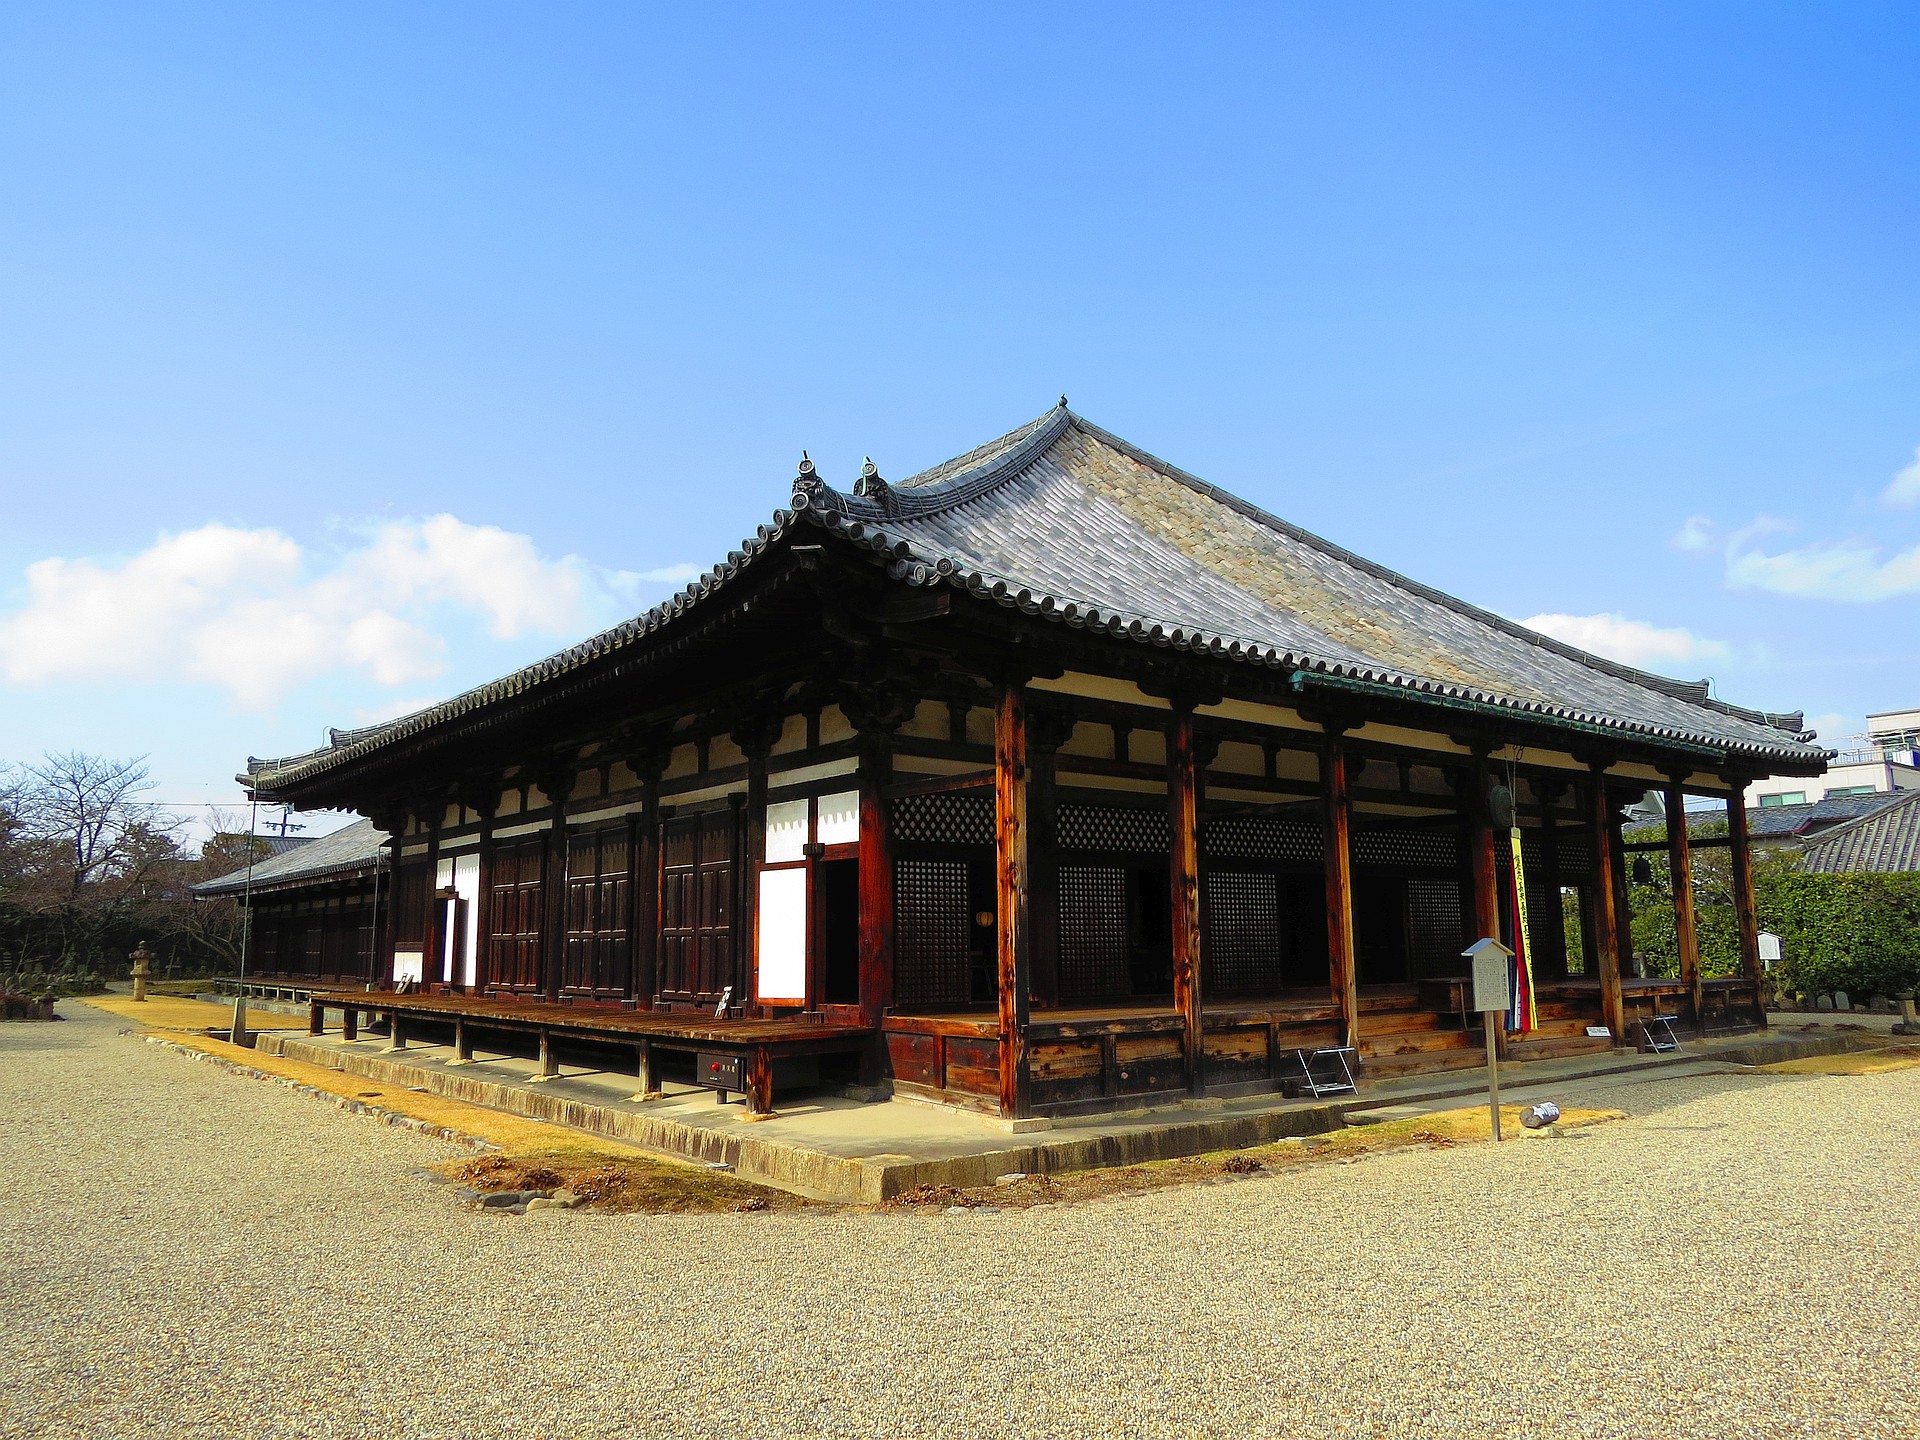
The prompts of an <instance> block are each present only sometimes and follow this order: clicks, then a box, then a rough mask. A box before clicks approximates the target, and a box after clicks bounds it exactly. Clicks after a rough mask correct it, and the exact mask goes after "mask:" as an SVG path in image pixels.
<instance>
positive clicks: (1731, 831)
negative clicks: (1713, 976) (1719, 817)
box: [1727, 778, 1767, 1025]
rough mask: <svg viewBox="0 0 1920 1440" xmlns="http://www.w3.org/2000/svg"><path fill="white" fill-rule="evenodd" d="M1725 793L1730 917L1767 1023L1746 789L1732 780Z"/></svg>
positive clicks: (1743, 964) (1762, 1018) (1743, 965)
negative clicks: (1729, 791) (1730, 877)
mask: <svg viewBox="0 0 1920 1440" xmlns="http://www.w3.org/2000/svg"><path fill="white" fill-rule="evenodd" d="M1733 787H1734V788H1733V793H1732V794H1730V795H1728V796H1727V854H1728V856H1729V858H1730V859H1731V860H1732V862H1733V865H1732V868H1733V918H1734V924H1735V925H1736V926H1737V927H1738V928H1739V931H1740V973H1741V974H1742V975H1744V976H1746V977H1747V979H1748V980H1750V981H1751V982H1753V990H1754V1006H1755V1009H1756V1010H1757V1011H1758V1013H1759V1016H1760V1023H1761V1024H1762V1025H1765V1024H1766V1023H1767V1000H1766V992H1765V990H1764V989H1763V988H1762V987H1763V982H1764V980H1765V975H1764V973H1763V971H1762V968H1761V965H1760V920H1759V915H1758V912H1757V911H1756V910H1755V908H1754V903H1753V848H1752V846H1751V844H1750V843H1749V841H1748V837H1747V792H1746V785H1745V782H1744V781H1743V780H1740V779H1737V778H1736V779H1735V780H1734V782H1733Z"/></svg>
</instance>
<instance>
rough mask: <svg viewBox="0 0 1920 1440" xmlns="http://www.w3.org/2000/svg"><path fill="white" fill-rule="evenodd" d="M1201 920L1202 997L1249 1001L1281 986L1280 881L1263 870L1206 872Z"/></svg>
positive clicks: (1281, 931) (1282, 945)
mask: <svg viewBox="0 0 1920 1440" xmlns="http://www.w3.org/2000/svg"><path fill="white" fill-rule="evenodd" d="M1204 878H1205V886H1206V889H1205V892H1204V893H1205V900H1206V903H1205V905H1204V906H1202V908H1201V915H1202V917H1203V918H1204V920H1205V923H1206V939H1205V942H1204V944H1203V947H1202V950H1201V954H1202V955H1203V956H1204V957H1205V961H1206V967H1207V969H1206V974H1205V976H1203V977H1202V986H1201V990H1202V993H1203V994H1219V995H1253V994H1258V993H1261V992H1262V991H1272V990H1276V989H1278V988H1279V987H1280V985H1281V972H1282V967H1283V964H1284V961H1285V953H1286V937H1285V933H1284V931H1283V929H1282V925H1281V918H1280V878H1279V876H1277V875H1275V874H1274V873H1273V872H1271V871H1265V870H1208V871H1207V872H1206V875H1205V877H1204Z"/></svg>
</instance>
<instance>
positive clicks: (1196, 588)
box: [244, 404, 1828, 791]
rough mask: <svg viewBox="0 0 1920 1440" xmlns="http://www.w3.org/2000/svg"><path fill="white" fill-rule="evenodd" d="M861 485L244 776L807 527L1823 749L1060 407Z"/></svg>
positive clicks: (587, 646)
mask: <svg viewBox="0 0 1920 1440" xmlns="http://www.w3.org/2000/svg"><path fill="white" fill-rule="evenodd" d="M855 491H856V493H854V494H845V493H842V492H840V491H838V490H835V489H833V488H831V487H830V486H827V485H825V484H824V483H822V482H821V481H820V480H819V479H818V478H817V476H816V475H815V474H814V473H813V467H812V466H811V464H803V466H802V468H801V475H800V478H799V479H798V480H797V481H796V482H795V489H794V495H793V502H792V508H791V509H787V510H780V511H778V512H776V513H775V515H774V518H773V523H772V524H771V525H769V526H762V527H761V528H760V530H759V532H758V533H757V534H756V535H755V536H754V537H753V538H751V539H749V540H747V541H746V542H744V543H743V544H742V546H741V547H740V549H738V550H735V551H734V552H733V553H732V554H731V555H730V556H728V558H727V560H726V562H725V563H723V564H721V565H718V566H716V567H714V569H713V570H712V571H711V572H710V573H709V574H708V575H706V576H705V577H703V578H702V579H701V580H699V581H698V582H696V583H695V584H694V585H692V586H690V587H689V588H688V589H687V590H686V591H684V592H682V593H681V594H680V595H677V596H675V597H674V598H673V599H672V600H670V601H668V602H666V603H665V604H662V605H660V606H656V607H655V608H654V609H653V610H650V611H648V612H647V614H645V615H643V616H640V617H639V618H637V619H635V620H631V621H628V622H626V623H625V624H624V625H620V626H617V627H615V628H614V629H612V630H609V631H606V632H605V633H604V634H601V635H597V636H595V637H593V638H592V639H591V640H588V641H586V642H584V643H583V644H580V645H576V646H574V647H572V648H571V649H569V650H564V651H562V652H560V653H559V654H558V655H555V656H552V657H551V658H549V659H547V660H543V661H541V662H540V663H539V664H537V665H533V666H529V667H528V668H526V669H524V670H520V671H517V672H515V673H514V674H512V675H509V676H507V677H505V678H504V679H501V680H497V681H495V682H493V683H492V684H490V685H484V686H481V687H479V688H478V689H476V690H471V691H468V692H467V693H466V694H464V695H460V696H456V697H455V698H454V699H452V700H449V701H447V702H445V703H444V704H441V705H437V706H433V707H431V708H430V709H427V710H424V711H421V712H419V713H418V714H416V715H411V716H407V717H405V718H404V719H401V720H397V721H394V722H393V723H391V724H389V725H386V726H381V727H374V728H372V729H370V730H359V731H350V732H348V731H342V732H336V733H335V734H334V736H333V742H334V743H333V744H331V745H330V746H328V747H327V748H325V749H322V750H318V751H315V752H313V753H311V754H308V755H303V756H295V757H290V758H288V759H284V760H274V761H257V760H256V761H250V762H249V772H248V776H247V777H244V778H246V779H247V780H248V781H249V782H250V783H252V784H253V785H254V786H255V787H256V788H258V789H259V790H261V791H272V790H274V789H277V788H281V787H284V786H287V785H290V784H294V783H297V782H299V781H302V780H305V779H307V778H309V777H311V776H316V775H319V774H322V773H324V772H325V771H327V770H329V769H332V768H334V767H335V766H337V765H340V764H343V763H345V762H347V761H348V760H351V759H356V758H358V757H359V756H362V755H365V754H369V753H371V752H373V751H375V750H377V749H379V748H380V747H381V746H383V745H386V744H389V743H391V742H393V741H395V740H398V739H400V738H402V737H405V736H409V735H414V734H418V733H420V732H422V731H424V730H427V729H430V728H432V727H434V726H437V725H439V724H441V723H444V722H446V721H449V720H452V719H454V718H456V717H458V716H461V715H465V714H467V713H469V712H471V711H473V710H475V709H478V708H480V707H482V706H486V705H490V704H493V703H495V702H498V701H504V700H507V699H509V698H510V697H513V696H516V695H519V694H522V693H525V692H528V691H531V690H533V689H535V688H536V687H539V686H542V685H544V684H546V683H548V682H550V681H553V680H555V679H557V678H558V677H560V676H562V675H564V674H567V673H568V672H571V671H573V670H576V669H578V668H580V667H581V666H583V665H586V664H588V663H590V662H591V661H594V660H596V659H599V658H600V657H602V656H605V655H608V654H610V653H612V652H615V651H618V650H622V649H625V648H628V647H632V646H638V645H640V644H642V643H644V642H645V641H647V639H648V638H649V637H650V636H652V635H653V634H655V633H656V632H658V631H660V630H661V629H663V628H664V627H668V626H671V625H673V624H674V622H676V621H677V620H678V619H679V618H680V617H681V616H682V615H683V614H684V613H685V612H687V611H688V610H690V609H692V608H693V607H695V606H697V605H699V604H700V602H701V601H702V600H704V599H705V598H706V597H707V596H709V595H710V594H712V593H714V592H715V591H718V590H720V589H722V588H723V587H725V586H726V585H727V584H728V583H729V582H730V581H732V580H733V578H734V577H735V576H736V575H738V574H739V573H740V572H741V571H742V570H744V569H745V568H746V567H747V566H748V565H750V564H751V563H752V562H753V561H754V560H755V559H757V558H758V557H759V556H760V555H763V554H765V553H766V552H767V551H768V550H769V549H770V548H772V547H774V546H775V545H777V544H781V543H784V542H785V541H787V539H788V537H789V536H790V535H791V533H792V532H793V530H794V527H795V526H796V525H798V524H802V523H806V524H810V525H813V526H817V527H819V528H820V529H821V530H823V531H825V532H826V533H828V534H830V535H833V536H836V537H838V538H839V539H841V540H842V541H844V542H846V543H850V544H852V545H854V546H857V547H859V548H860V549H861V550H862V551H864V552H866V553H868V554H870V555H873V556H875V557H877V558H879V559H881V560H883V561H884V562H885V563H886V568H887V572H888V574H890V575H891V576H892V577H893V578H894V579H895V580H897V581H900V582H902V583H905V584H909V585H918V586H933V587H938V586H954V587H957V588H961V589H964V590H966V591H967V592H969V593H970V594H973V595H976V596H979V597H982V598H986V599H990V600H994V601H996V602H998V603H1000V604H1003V605H1006V606H1009V607H1012V608H1017V609H1019V610H1021V611H1022V612H1024V613H1026V614H1029V615H1033V616H1037V617H1041V618H1044V619H1047V620H1051V621H1054V622H1058V623H1061V624H1064V625H1068V626H1071V627H1073V628H1076V629H1081V630H1087V631H1097V632H1101V633H1104V634H1106V635H1109V636H1112V637H1113V638H1114V639H1116V640H1117V641H1120V642H1125V643H1135V644H1143V645H1154V646H1166V647H1171V648H1173V649H1177V650H1185V651H1189V652H1193V653H1196V654H1200V655H1204V656H1208V657H1213V658H1218V659H1221V660H1224V661H1229V662H1233V663H1238V664H1249V665H1256V666H1261V667H1264V668H1268V669H1277V670H1281V671H1285V672H1288V673H1289V674H1290V675H1291V676H1292V677H1293V678H1294V679H1295V680H1296V681H1298V682H1299V683H1300V684H1301V685H1302V686H1304V687H1309V688H1311V687H1317V686H1325V687H1329V688H1335V689H1345V690H1358V691H1363V692H1374V693H1384V694H1399V695H1403V696H1407V697H1409V698H1415V699H1420V698H1425V699H1428V700H1430V701H1433V702H1437V703H1440V704H1443V705H1446V706H1448V707H1450V708H1453V709H1480V710H1486V711H1491V712H1507V713H1511V714H1513V715H1515V716H1516V717H1522V718H1523V717H1533V718H1536V719H1538V720H1542V721H1545V722H1546V723H1548V724H1551V725H1554V726H1556V727H1559V728H1565V729H1570V730H1575V731H1585V732H1588V733H1598V734H1607V733H1613V734H1619V735H1622V736H1623V737H1627V736H1637V737H1641V738H1644V739H1647V740H1651V741H1653V742H1655V743H1657V744H1659V745H1661V746H1663V747H1665V748H1669V749H1682V750H1688V749H1691V750H1695V751H1705V752H1707V754H1708V756H1709V757H1711V756H1717V755H1719V754H1723V753H1724V754H1733V755H1738V756H1743V757H1748V758H1751V759H1756V760H1764V761H1770V762H1776V766H1778V765H1780V764H1784V765H1794V764H1799V765H1807V766H1815V765H1818V764H1820V763H1822V762H1823V761H1824V759H1825V758H1826V756H1827V754H1828V752H1827V751H1825V750H1822V749H1819V748H1818V747H1815V746H1813V745H1811V744H1809V743H1807V741H1808V740H1810V739H1811V737H1810V736H1803V735H1802V733H1801V729H1802V719H1801V717H1800V716H1799V715H1797V714H1792V715H1770V714H1764V713H1762V712H1759V711H1753V710H1744V709H1741V708H1739V707H1737V706H1733V705H1728V704H1725V703H1723V702H1721V701H1718V700H1715V699H1712V698H1710V697H1709V695H1708V693H1707V686H1706V683H1705V682H1704V681H1700V682H1686V681H1677V680H1668V679H1665V678H1663V677H1660V676H1656V675H1651V674H1648V673H1646V672H1644V671H1640V670H1635V669H1633V668H1631V667H1629V666H1625V665H1620V664H1616V663H1615V662H1613V661H1610V660H1604V659H1600V658H1599V657H1596V656H1592V655H1588V654H1586V653H1585V652H1583V651H1580V650H1576V649H1574V648H1573V647H1572V646H1570V645H1566V644H1563V643H1562V642H1560V641H1557V640H1553V639H1550V638H1548V637H1547V636H1544V635H1540V634H1536V633H1535V632H1533V631H1531V630H1528V629H1526V628H1524V627H1523V626H1520V625H1516V624H1514V623H1513V622H1512V621H1510V620H1506V619H1503V618H1501V617H1500V616H1497V615H1494V614H1492V613H1491V612H1489V611H1485V610H1481V609H1478V608H1477V607H1475V606H1472V605H1468V604H1466V603H1464V602H1462V601H1460V600H1456V599H1454V598H1453V597H1451V596H1448V595H1445V594H1442V593H1441V592H1439V591H1437V590H1433V589H1431V588H1429V587H1427V586H1424V585H1420V584H1418V583H1416V582H1414V581H1411V580H1408V579H1406V578H1405V577H1403V576H1400V575H1397V574H1395V573H1394V572H1393V571H1391V570H1387V569H1385V568H1384V567H1382V566H1379V565H1375V564H1373V563H1372V562H1371V561H1367V560H1364V559H1362V558H1360V557H1359V556H1357V555H1354V554H1351V553H1350V552H1348V551H1345V550H1342V549H1340V548H1339V547H1338V546H1335V545H1331V544H1329V543H1328V542H1326V541H1324V540H1321V539H1319V538H1318V537H1316V536H1313V535H1310V534H1308V533H1307V532H1306V531H1304V530H1300V529H1299V528H1297V527H1295V526H1292V525H1289V524H1287V523H1286V522H1285V521H1282V520H1279V519H1276V518H1275V517H1274V516H1271V515H1269V514H1267V513H1266V512H1265V511H1262V510H1260V509H1258V508H1257V507H1255V506H1252V505H1249V504H1248V503H1246V502H1245V501H1243V500H1240V499H1238V498H1236V497H1234V496H1232V495H1229V494H1227V493H1226V492H1225V491H1222V490H1219V489H1217V488H1216V487H1214V486H1211V485H1208V484H1207V483H1206V482H1204V481H1202V480H1198V479H1195V478H1194V477H1193V476H1191V475H1188V474H1186V473H1185V472H1183V471H1180V470H1177V469H1175V468H1174V467H1173V466H1171V465H1168V464H1166V463H1165V462H1164V461H1161V460H1157V459H1155V458H1154V457H1153V456H1151V455H1148V454H1146V453H1145V452H1144V451H1141V450H1138V449H1136V448H1135V447H1133V446H1131V445H1129V444H1128V443H1127V442H1126V441H1124V440H1121V439H1119V438H1118V437H1116V436H1113V435H1110V434H1108V433H1107V432H1106V431H1104V430H1102V429H1100V428H1099V427H1098V426H1095V425H1092V424H1090V423H1088V422H1087V421H1085V420H1083V419H1081V418H1080V417H1079V416H1077V415H1075V414H1074V413H1073V412H1072V411H1070V410H1068V409H1067V408H1066V406H1065V405H1064V404H1062V405H1061V406H1059V407H1058V408H1056V409H1054V410H1052V411H1049V412H1048V413H1047V414H1045V415H1043V416H1041V417H1040V418H1039V419H1037V420H1034V421H1032V422H1030V423H1029V424H1026V425H1023V426H1021V427H1020V428H1019V429H1017V430H1014V431H1011V432H1010V433H1008V434H1006V435H1003V436H1001V437H1000V438H999V439H997V440H994V441H991V442H989V443H988V444H986V445H983V446H980V447H979V448H978V449H976V450H973V451H970V452H969V453H968V454H966V455H962V456H959V457H957V458H956V459H954V460H950V461H947V462H946V463H945V464H942V465H939V466H936V467H934V468H933V469H931V470H928V471H925V472H922V473H921V474H919V475H915V476H913V477H910V478H909V479H906V480H903V481H900V482H898V483H895V484H888V483H886V482H885V481H883V480H880V479H879V478H878V477H877V476H875V475H869V474H863V478H862V480H861V482H860V484H858V485H857V486H856V487H855Z"/></svg>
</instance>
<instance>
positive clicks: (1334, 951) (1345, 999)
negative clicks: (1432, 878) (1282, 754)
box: [1320, 725, 1360, 1046]
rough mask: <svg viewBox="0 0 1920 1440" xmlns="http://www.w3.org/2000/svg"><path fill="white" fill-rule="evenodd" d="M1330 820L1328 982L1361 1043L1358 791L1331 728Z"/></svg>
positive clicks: (1326, 786) (1349, 1033) (1324, 766)
mask: <svg viewBox="0 0 1920 1440" xmlns="http://www.w3.org/2000/svg"><path fill="white" fill-rule="evenodd" d="M1320 768H1321V777H1320V778H1321V788H1322V789H1323V790H1324V792H1325V794H1324V797H1323V799H1324V801H1325V805H1326V820H1325V826H1324V831H1323V835H1322V840H1321V855H1322V859H1323V861H1324V864H1325V869H1326V881H1327V983H1328V984H1329V985H1330V986H1332V987H1333V998H1334V999H1335V1000H1336V1001H1337V1002H1338V1003H1339V1006H1340V1023H1341V1027H1342V1028H1343V1029H1344V1030H1345V1031H1346V1040H1345V1043H1346V1044H1348V1045H1353V1046H1358V1045H1359V1044H1360V976H1359V964H1358V956H1357V955H1356V954H1355V952H1354V944H1353V791H1352V789H1351V787H1350V785H1349V783H1348V776H1347V742H1346V740H1345V739H1344V738H1343V737H1342V734H1341V731H1340V730H1339V729H1337V728H1335V727H1333V726H1331V725H1329V726H1328V727H1327V738H1326V743H1325V746H1324V748H1323V749H1322V751H1321V755H1320Z"/></svg>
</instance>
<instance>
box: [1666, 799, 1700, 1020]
mask: <svg viewBox="0 0 1920 1440" xmlns="http://www.w3.org/2000/svg"><path fill="white" fill-rule="evenodd" d="M1683 778H1684V777H1682V776H1674V775H1670V776H1668V777H1667V779H1668V784H1667V793H1666V800H1667V870H1668V874H1669V876H1670V877H1671V879H1672V883H1673V943H1674V948H1675V949H1676V950H1678V951H1679V952H1680V983H1681V984H1683V985H1685V986H1686V987H1687V995H1688V997H1689V998H1690V999H1691V1000H1692V1002H1693V1025H1694V1029H1696V1030H1697V1031H1699V1032H1700V1033H1701V1034H1703V1035H1704V1034H1705V1033H1706V1030H1707V1006H1706V990H1705V988H1704V987H1703V986H1702V985H1701V983H1700V930H1699V926H1698V924H1697V923H1696V921H1695V918H1694V913H1693V847H1692V845H1690V844H1689V843H1688V838H1689V837H1688V835H1687V792H1686V790H1685V788H1684V787H1683V786H1682V783H1681V781H1682V780H1683Z"/></svg>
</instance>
